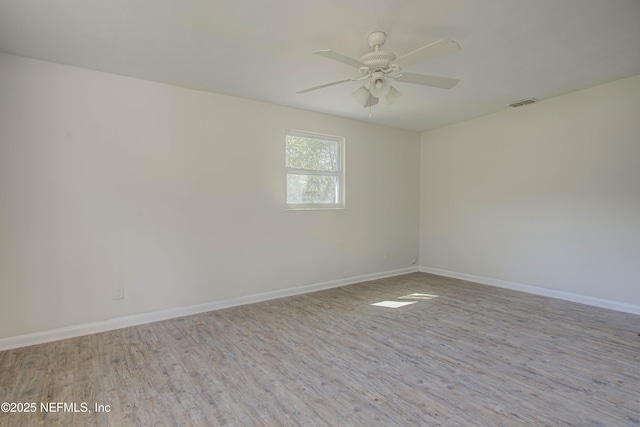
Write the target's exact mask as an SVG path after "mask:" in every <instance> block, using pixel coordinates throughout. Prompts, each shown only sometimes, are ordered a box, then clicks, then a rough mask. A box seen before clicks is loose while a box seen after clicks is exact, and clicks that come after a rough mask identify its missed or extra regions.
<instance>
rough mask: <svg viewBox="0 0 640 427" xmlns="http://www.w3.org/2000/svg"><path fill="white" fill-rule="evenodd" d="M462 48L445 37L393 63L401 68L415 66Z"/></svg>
mask: <svg viewBox="0 0 640 427" xmlns="http://www.w3.org/2000/svg"><path fill="white" fill-rule="evenodd" d="M459 49H460V45H459V44H458V43H457V42H455V41H454V40H451V39H450V38H447V37H445V38H443V39H441V40H438V41H437V42H433V43H431V44H428V45H426V46H423V47H421V48H420V49H417V50H414V51H413V52H409V53H407V54H406V55H403V56H401V57H400V58H398V59H396V60H395V61H393V62H392V63H391V64H392V65H393V64H395V65H397V66H398V67H400V68H401V69H404V68H409V67H413V66H414V65H418V64H420V63H422V62H425V61H427V60H429V59H433V58H437V57H438V56H442V55H446V54H447V53H451V52H455V51H456V50H459Z"/></svg>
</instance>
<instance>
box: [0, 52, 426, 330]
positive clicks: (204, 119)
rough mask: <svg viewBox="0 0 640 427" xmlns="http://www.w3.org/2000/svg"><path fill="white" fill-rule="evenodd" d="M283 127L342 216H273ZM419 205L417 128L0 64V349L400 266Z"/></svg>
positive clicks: (4, 60)
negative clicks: (334, 152) (333, 140)
mask: <svg viewBox="0 0 640 427" xmlns="http://www.w3.org/2000/svg"><path fill="white" fill-rule="evenodd" d="M287 128H291V129H297V130H305V131H311V132H320V133H327V134H334V135H343V136H345V137H346V138H347V142H346V144H347V145H346V162H347V166H346V168H347V169H346V181H347V195H346V204H347V209H345V210H336V211H295V212H293V211H285V210H284V204H285V201H284V195H285V177H284V157H283V156H284V132H285V129H287ZM418 197H419V135H418V134H416V133H412V132H404V131H400V130H393V129H389V128H385V127H379V126H374V125H371V124H367V123H364V122H357V121H351V120H346V119H341V118H337V117H333V116H329V115H323V114H317V113H312V112H307V111H301V110H296V109H291V108H285V107H281V106H275V105H270V104H265V103H260V102H254V101H250V100H246V99H239V98H234V97H229V96H223V95H216V94H211V93H205V92H198V91H192V90H187V89H183V88H178V87H173V86H168V85H163V84H159V83H153V82H148V81H142V80H136V79H132V78H126V77H121V76H115V75H109V74H103V73H98V72H94V71H89V70H83V69H78V68H74V67H68V66H63V65H58V64H52V63H47V62H42V61H36V60H31V59H26V58H21V57H17V56H12V55H6V54H0V287H1V292H0V293H1V295H2V297H1V298H0V338H2V337H12V336H18V335H22V334H28V333H32V332H36V331H46V330H50V329H54V328H61V327H66V326H71V325H78V324H83V323H87V322H95V321H103V320H107V319H112V318H118V317H120V316H126V315H133V314H137V313H145V312H153V311H156V310H163V309H168V308H172V307H181V306H189V305H194V304H201V303H205V302H210V301H217V300H223V299H228V298H234V297H238V296H243V295H253V294H256V293H261V292H269V291H274V290H280V289H286V288H290V287H295V286H301V285H306V284H312V283H320V282H324V281H329V280H333V279H340V278H348V277H354V276H358V275H363V274H369V273H375V272H382V271H388V270H393V269H397V268H401V267H407V266H410V265H411V261H412V259H413V258H414V257H417V256H418V226H419V214H418V212H419V202H418ZM387 251H389V252H390V259H389V260H388V261H385V259H384V254H385V252H387ZM120 285H124V288H125V295H126V298H125V299H124V300H120V301H114V300H113V299H112V289H113V287H115V286H120Z"/></svg>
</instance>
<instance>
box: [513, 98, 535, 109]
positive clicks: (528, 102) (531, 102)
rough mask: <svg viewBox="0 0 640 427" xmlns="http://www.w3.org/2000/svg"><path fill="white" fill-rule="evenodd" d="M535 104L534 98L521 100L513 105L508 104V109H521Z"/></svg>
mask: <svg viewBox="0 0 640 427" xmlns="http://www.w3.org/2000/svg"><path fill="white" fill-rule="evenodd" d="M535 102H538V100H537V99H536V98H527V99H521V100H520V101H516V102H514V103H513V104H509V107H511V108H516V107H522V106H524V105H529V104H533V103H535Z"/></svg>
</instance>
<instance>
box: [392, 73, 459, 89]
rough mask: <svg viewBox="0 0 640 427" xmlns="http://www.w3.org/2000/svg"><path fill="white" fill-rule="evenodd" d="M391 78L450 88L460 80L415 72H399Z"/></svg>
mask: <svg viewBox="0 0 640 427" xmlns="http://www.w3.org/2000/svg"><path fill="white" fill-rule="evenodd" d="M393 79H394V80H396V81H398V82H404V83H413V84H417V85H423V86H431V87H438V88H440V89H451V88H452V87H454V86H455V85H457V84H458V82H460V80H458V79H453V78H451V77H439V76H430V75H427V74H415V73H401V74H398V75H397V76H395V77H393Z"/></svg>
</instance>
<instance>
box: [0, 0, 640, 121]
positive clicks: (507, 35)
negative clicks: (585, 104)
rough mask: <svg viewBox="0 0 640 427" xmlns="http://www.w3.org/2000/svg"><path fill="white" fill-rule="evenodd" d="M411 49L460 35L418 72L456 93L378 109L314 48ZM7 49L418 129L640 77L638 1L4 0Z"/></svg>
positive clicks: (1, 35) (418, 89)
mask: <svg viewBox="0 0 640 427" xmlns="http://www.w3.org/2000/svg"><path fill="white" fill-rule="evenodd" d="M377 30H381V31H385V32H386V33H387V34H388V39H387V43H386V44H385V46H384V49H385V50H389V51H392V52H394V53H396V54H397V55H398V56H400V55H402V54H404V53H407V52H409V51H412V50H414V49H416V48H419V47H421V46H424V45H426V44H427V43H429V42H433V41H435V40H438V39H440V38H442V37H443V36H448V37H450V38H452V39H454V40H456V41H457V42H458V43H459V44H460V46H461V47H462V50H461V51H459V52H456V53H453V54H450V55H447V56H444V57H440V58H437V59H435V60H433V61H430V62H427V63H424V64H422V65H419V66H416V67H413V68H411V69H410V70H409V71H411V72H418V73H426V74H435V75H442V76H449V77H456V78H459V79H460V80H461V82H460V83H459V84H458V86H456V87H455V88H453V89H452V90H442V89H435V88H429V87H423V86H417V85H411V84H407V83H394V86H395V87H397V89H399V90H400V91H401V92H402V94H403V96H402V98H401V99H400V100H399V101H398V102H396V103H395V104H394V105H392V106H387V105H386V104H385V102H384V101H382V102H381V103H380V104H379V105H377V106H375V107H373V117H372V118H371V119H369V117H368V113H369V112H368V109H364V108H362V106H360V105H359V104H357V103H356V102H355V101H354V100H353V99H352V98H351V95H350V94H351V92H353V91H354V90H355V89H357V88H358V86H359V83H357V82H349V83H345V84H342V85H337V86H333V87H330V88H326V89H322V90H318V91H314V92H310V93H306V94H296V91H297V90H300V89H305V88H308V87H311V86H315V85H319V84H323V83H327V82H330V81H334V80H340V79H344V78H348V77H353V76H354V75H358V73H357V70H356V71H355V73H354V69H352V68H350V67H348V66H347V65H344V64H341V63H338V62H334V61H331V60H328V59H326V58H323V57H320V56H317V55H314V54H313V53H312V52H313V51H314V50H318V49H332V50H335V51H338V52H340V53H343V54H345V55H348V56H351V57H353V58H359V57H360V56H361V55H362V54H364V53H366V52H368V51H369V50H370V48H369V46H368V44H367V34H369V33H370V32H372V31H377ZM0 51H3V52H8V53H14V54H18V55H23V56H27V57H32V58H38V59H44V60H48V61H54V62H58V63H62V64H69V65H75V66H78V67H83V68H89V69H93V70H99V71H104V72H109V73H115V74H121V75H125V76H132V77H138V78H142V79H147V80H154V81H158V82H165V83H170V84H174V85H178V86H183V87H187V88H193V89H200V90H206V91H211V92H217V93H224V94H229V95H235V96H239V97H244V98H251V99H256V100H261V101H266V102H271V103H275V104H281V105H288V106H292V107H298V108H303V109H308V110H313V111H320V112H325V113H330V114H335V115H339V116H343V117H349V118H353V119H358V120H364V121H368V120H371V121H373V122H375V123H380V124H384V125H388V126H392V127H397V128H404V129H409V130H413V131H423V130H428V129H433V128H437V127H440V126H444V125H447V124H451V123H454V122H458V121H461V120H465V119H469V118H472V117H477V116H481V115H485V114H489V113H492V112H495V111H499V110H502V109H505V108H506V104H508V103H510V102H513V101H517V100H520V99H523V98H528V97H535V98H538V99H541V100H544V99H547V98H550V97H553V96H558V95H561V94H564V93H568V92H571V91H574V90H578V89H582V88H586V87H590V86H594V85H598V84H602V83H606V82H609V81H614V80H618V79H621V78H624V77H629V76H633V75H636V74H640V1H639V0H482V1H479V0H405V1H400V0H395V1H394V0H322V1H304V0H268V1H267V0H0Z"/></svg>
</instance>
